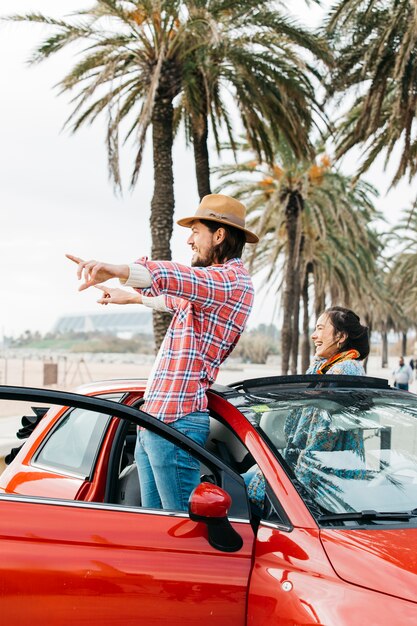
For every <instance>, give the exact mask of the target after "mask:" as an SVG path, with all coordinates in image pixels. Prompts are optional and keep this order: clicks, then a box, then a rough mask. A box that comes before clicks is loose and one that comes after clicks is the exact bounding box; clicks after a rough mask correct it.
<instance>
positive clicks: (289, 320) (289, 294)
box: [281, 191, 302, 376]
mask: <svg viewBox="0 0 417 626" xmlns="http://www.w3.org/2000/svg"><path fill="white" fill-rule="evenodd" d="M301 209H302V198H301V197H300V196H299V193H298V192H297V191H292V192H291V193H290V194H289V197H288V202H287V206H286V208H285V214H286V231H287V246H286V248H287V249H286V264H285V276H284V294H283V320H282V329H281V373H282V375H284V376H285V375H286V374H288V368H289V360H290V352H291V343H292V336H293V315H294V303H295V280H294V274H296V273H297V267H298V265H299V250H300V241H299V235H300V233H299V230H300V228H299V218H300V213H301Z"/></svg>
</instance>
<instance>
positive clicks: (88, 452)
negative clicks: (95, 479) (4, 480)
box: [34, 394, 123, 478]
mask: <svg viewBox="0 0 417 626" xmlns="http://www.w3.org/2000/svg"><path fill="white" fill-rule="evenodd" d="M98 397H101V398H106V399H108V400H113V401H116V402H118V401H120V400H121V399H122V397H123V394H102V395H100V396H98ZM109 420H110V418H109V416H108V415H104V414H102V413H96V412H94V411H89V410H85V409H71V410H69V411H67V412H66V413H65V415H64V416H63V417H62V418H61V419H60V420H59V422H58V424H57V425H56V426H55V428H54V429H53V430H52V432H51V434H50V435H49V437H48V438H47V440H46V441H45V443H44V444H43V446H42V448H41V449H40V451H39V452H38V453H37V455H36V457H35V459H34V463H35V464H36V465H40V466H42V467H47V468H49V469H55V470H57V471H64V472H65V473H71V474H74V475H76V476H79V477H81V478H87V477H89V476H90V474H91V472H92V469H93V467H94V461H95V458H96V455H97V453H98V450H99V447H100V443H101V441H102V438H103V435H104V433H105V431H106V428H107V425H108V423H109Z"/></svg>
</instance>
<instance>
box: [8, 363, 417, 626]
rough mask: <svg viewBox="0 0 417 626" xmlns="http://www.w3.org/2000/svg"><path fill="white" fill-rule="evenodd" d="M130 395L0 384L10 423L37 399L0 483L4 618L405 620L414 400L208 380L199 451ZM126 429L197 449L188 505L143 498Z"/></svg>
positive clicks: (293, 381) (58, 621)
mask: <svg viewBox="0 0 417 626" xmlns="http://www.w3.org/2000/svg"><path fill="white" fill-rule="evenodd" d="M143 390H144V381H137V380H136V381H129V380H126V381H125V380H120V381H105V382H101V383H95V384H92V385H90V386H86V387H83V388H81V389H79V390H78V393H66V392H59V391H54V390H41V389H29V388H23V387H9V386H0V401H1V402H6V401H7V402H8V403H10V402H14V403H15V404H16V409H15V411H16V412H15V414H16V415H22V413H23V412H26V409H27V407H28V406H33V405H35V406H34V413H33V415H30V414H27V415H26V416H25V417H23V418H22V428H21V430H20V431H19V433H18V436H19V437H20V438H23V439H24V440H25V441H24V444H23V446H22V448H21V449H20V450H18V451H15V452H14V453H12V454H11V455H9V458H8V461H9V465H8V466H7V468H6V470H5V471H4V472H3V474H2V475H1V476H0V547H1V552H0V554H1V558H0V595H1V616H2V622H3V623H4V624H12V625H13V626H20V625H22V626H27V625H29V624H30V626H40V625H42V626H44V625H45V624H48V625H49V624H50V625H53V626H55V625H56V626H63V625H68V626H69V625H71V626H73V625H74V624H97V625H100V626H105V625H107V624H108V625H110V624H111V625H112V626H115V625H116V624H120V625H123V626H130V625H132V626H133V624H135V625H136V624H146V625H147V626H156V625H160V624H164V625H167V626H177V625H178V626H265V625H267V624H268V625H269V624H271V625H272V624H273V625H274V626H275V625H277V626H290V625H291V626H296V625H297V626H307V625H309V626H310V625H313V624H322V625H326V626H352V625H355V626H356V625H357V624H367V626H372V625H378V626H392V625H393V624H401V626H411V625H413V626H415V624H416V623H417V396H415V395H414V394H411V393H408V392H404V391H399V390H396V389H392V388H390V387H389V386H388V383H387V382H386V381H384V380H380V379H373V378H368V377H366V378H365V377H364V378H361V377H344V376H329V375H326V376H292V377H291V376H289V377H276V378H263V379H254V380H246V381H242V382H238V383H236V384H233V385H229V386H220V385H214V386H213V387H212V389H211V390H210V392H209V394H208V395H209V410H210V419H211V430H210V437H209V441H208V443H207V445H206V447H205V448H201V447H200V446H198V445H197V444H195V443H194V442H193V441H191V440H189V439H188V438H187V437H186V436H185V435H183V434H181V433H179V432H178V431H176V430H175V429H173V428H171V427H170V426H168V425H166V424H163V423H161V422H160V421H158V420H156V419H154V418H153V417H151V416H149V415H147V414H146V413H144V412H142V411H141V409H140V406H141V397H142V394H143ZM28 403H29V404H28ZM22 404H23V406H24V409H22ZM17 411H20V412H19V413H18V412H17ZM137 426H143V427H145V428H148V429H151V430H152V431H153V432H155V433H159V435H160V436H161V437H164V438H167V439H169V440H171V441H174V442H176V444H177V445H178V446H180V447H181V448H184V449H186V450H188V452H189V454H190V455H191V456H194V457H196V458H198V460H199V462H200V464H201V474H202V479H201V483H200V485H199V486H198V487H197V488H196V489H195V491H194V492H193V493H192V495H191V497H190V501H189V510H188V512H184V511H167V510H151V509H145V508H143V507H141V500H140V488H139V481H138V476H137V471H136V467H135V464H134V458H133V451H134V445H135V438H136V429H137ZM13 457H14V458H13ZM242 476H243V477H242ZM247 476H254V477H255V478H256V480H257V487H258V490H257V494H258V497H260V498H261V502H260V503H259V502H258V503H257V505H256V506H255V503H254V502H253V498H252V497H248V492H249V495H251V494H250V489H249V490H248V489H247V484H248V482H249V479H248V478H247Z"/></svg>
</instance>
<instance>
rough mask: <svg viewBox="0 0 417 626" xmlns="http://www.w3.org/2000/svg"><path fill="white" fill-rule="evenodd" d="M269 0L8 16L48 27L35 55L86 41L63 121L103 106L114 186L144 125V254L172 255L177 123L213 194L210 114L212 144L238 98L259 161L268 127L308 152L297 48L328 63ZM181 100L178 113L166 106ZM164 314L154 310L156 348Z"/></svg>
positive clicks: (308, 90) (106, 1) (166, 1)
mask: <svg viewBox="0 0 417 626" xmlns="http://www.w3.org/2000/svg"><path fill="white" fill-rule="evenodd" d="M270 5H271V3H270V2H268V1H267V0H256V1H255V0H239V2H233V1H232V0H218V1H217V2H215V3H213V2H211V1H209V0H194V1H186V0H184V1H180V0H143V1H136V0H135V1H133V0H96V1H95V3H94V5H93V7H92V8H90V9H87V10H85V11H78V12H76V13H74V14H73V16H72V19H70V20H57V19H52V18H49V17H46V16H43V15H41V14H38V13H31V14H28V15H23V16H13V17H11V18H10V19H14V20H15V21H27V22H32V23H33V22H36V23H41V24H46V25H48V26H50V27H51V28H52V29H53V34H52V35H49V36H48V37H47V38H46V39H45V41H43V43H41V44H40V45H39V46H38V48H37V50H36V51H35V53H34V56H33V58H32V61H33V62H39V61H42V60H44V59H47V58H49V57H50V56H52V55H53V54H55V53H57V52H59V51H60V50H62V49H63V48H65V47H66V46H68V45H72V44H76V45H79V44H81V45H84V48H82V50H81V60H80V61H78V62H77V63H76V64H75V66H74V67H73V69H72V70H71V71H70V72H69V73H68V74H67V75H66V76H65V77H64V78H63V79H62V80H61V81H60V83H59V85H60V87H61V89H62V91H64V92H65V91H73V90H75V96H74V98H73V103H74V110H73V112H72V114H71V116H70V118H69V120H68V121H67V123H68V125H69V126H70V128H71V129H72V130H73V131H74V132H75V131H77V130H78V129H79V128H80V127H81V126H82V125H83V124H86V123H90V124H91V123H93V122H94V121H95V120H96V119H97V118H98V117H100V116H101V115H103V114H104V113H105V112H107V115H108V123H107V126H108V128H107V151H108V160H109V171H110V176H111V178H112V180H113V181H114V184H115V186H116V187H117V188H121V175H120V170H119V138H120V135H121V133H124V138H125V140H127V139H129V138H130V137H132V136H134V137H135V140H136V142H137V148H136V157H135V161H134V167H133V171H132V177H131V183H132V185H135V184H136V182H137V178H138V175H139V171H140V167H141V162H142V155H143V150H144V145H145V140H146V136H147V131H148V129H149V127H152V139H153V163H154V194H153V198H152V202H151V217H150V226H151V234H152V251H151V254H152V257H153V258H158V259H170V258H171V249H170V240H171V235H172V229H173V213H174V192H173V164H172V146H173V140H174V130H175V128H176V126H177V125H178V123H179V120H181V118H184V117H185V118H186V122H187V124H188V126H187V128H188V129H189V130H190V136H191V137H192V139H193V141H194V149H195V152H196V158H195V161H196V168H197V177H198V186H199V192H200V194H202V195H204V194H205V193H206V192H207V191H210V182H209V162H208V150H207V136H208V119H211V120H212V123H213V129H214V131H215V137H216V143H217V145H219V139H218V135H219V132H218V131H219V127H218V124H219V122H223V123H224V124H225V126H226V130H227V132H228V134H229V136H230V138H232V137H233V132H234V129H233V124H232V113H231V110H230V108H231V109H233V106H232V107H229V102H227V101H226V100H224V91H225V89H227V88H228V89H229V91H230V95H229V101H230V102H231V103H234V102H236V103H237V108H238V111H239V114H240V118H241V121H242V123H243V126H244V128H245V130H246V132H247V135H248V138H249V141H250V143H251V145H252V146H253V148H254V149H255V150H256V152H257V154H258V156H259V157H260V158H262V156H264V157H266V158H267V159H268V158H270V157H271V155H272V144H271V139H270V133H269V132H268V133H267V131H266V128H267V124H268V125H269V126H270V127H271V129H272V136H274V137H278V136H281V135H282V136H284V137H285V139H286V141H287V142H288V143H289V144H290V145H291V146H292V148H293V149H294V151H295V152H296V153H298V154H301V153H308V152H309V150H310V149H311V146H310V143H309V140H308V136H309V130H310V125H311V114H312V113H311V112H312V107H314V106H316V104H315V103H316V101H315V95H314V89H313V86H312V83H311V80H310V78H309V76H314V75H317V71H316V70H314V69H313V67H312V66H310V65H309V64H308V63H306V62H305V61H303V60H301V59H300V57H299V55H298V52H297V51H298V49H300V48H302V47H305V48H307V49H308V50H310V51H311V52H313V54H315V55H316V56H318V57H320V58H321V59H328V54H327V51H326V47H325V46H324V44H323V42H322V41H320V40H319V39H318V38H315V37H314V36H313V35H311V34H309V33H308V32H305V31H303V30H302V29H301V28H299V27H297V26H296V25H294V24H293V23H292V22H291V21H290V20H288V19H284V18H283V17H281V16H280V14H279V13H277V11H276V10H274V9H271V8H270ZM177 99H179V104H178V111H177V115H175V110H174V109H175V102H176V100H177ZM167 323H168V320H167V318H166V316H164V315H163V314H161V313H158V314H155V315H154V331H155V339H156V343H157V345H159V343H160V341H161V340H162V338H163V336H164V333H165V330H166V326H167Z"/></svg>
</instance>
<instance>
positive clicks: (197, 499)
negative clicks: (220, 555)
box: [188, 483, 243, 552]
mask: <svg viewBox="0 0 417 626" xmlns="http://www.w3.org/2000/svg"><path fill="white" fill-rule="evenodd" d="M231 504H232V498H231V497H230V496H229V494H228V493H227V492H226V491H224V489H221V487H218V486H217V485H213V484H212V483H200V484H199V485H198V486H197V487H196V488H195V489H194V491H193V492H192V494H191V496H190V499H189V501H188V512H189V515H190V519H192V520H193V521H194V522H203V523H204V524H206V525H207V530H208V540H209V543H210V545H211V546H213V548H216V550H221V551H222V552H237V551H238V550H240V548H241V547H242V545H243V541H242V537H241V536H240V535H239V533H237V532H236V531H235V529H234V528H233V526H232V525H231V523H230V522H229V519H228V517H227V514H228V512H229V509H230V506H231Z"/></svg>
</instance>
